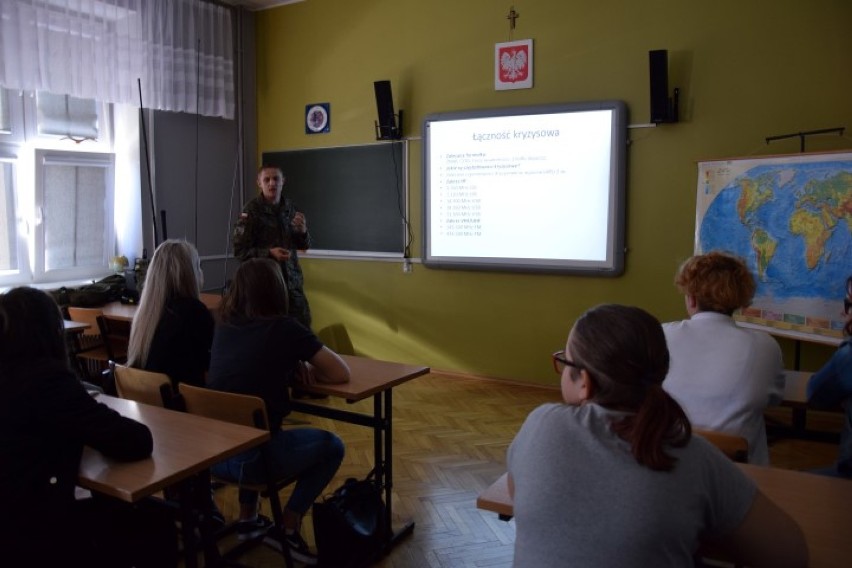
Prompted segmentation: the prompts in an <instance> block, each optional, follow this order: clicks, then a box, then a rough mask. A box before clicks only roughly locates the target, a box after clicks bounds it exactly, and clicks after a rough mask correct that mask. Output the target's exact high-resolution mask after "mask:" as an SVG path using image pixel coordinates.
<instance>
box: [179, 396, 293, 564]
mask: <svg viewBox="0 0 852 568" xmlns="http://www.w3.org/2000/svg"><path fill="white" fill-rule="evenodd" d="M178 392H179V393H180V396H181V398H182V402H183V406H184V408H185V409H186V412H189V413H190V414H197V415H199V416H205V417H207V418H213V419H215V420H221V421H223V422H231V423H234V424H241V425H243V426H249V427H252V428H259V429H262V430H268V429H269V427H268V424H269V420H268V419H267V415H266V404H265V403H264V402H263V399H262V398H259V397H256V396H250V395H245V394H237V393H230V392H223V391H216V390H212V389H208V388H203V387H197V386H193V385H189V384H186V383H180V384H178ZM268 449H269V446H268V444H264V445H263V446H261V452H262V458H263V460H264V463H265V466H266V469H267V475H266V482H265V483H263V484H260V485H251V484H246V483H241V484H240V487H242V488H245V489H252V490H255V491H258V492H259V493H260V494H261V495H263V496H264V497H266V498H268V499H269V504H270V508H271V509H272V518H273V520H274V522H275V525H274V527H273V529H271V530H270V533H269V535H274V536H275V537H276V538H277V539H278V540H279V544H280V548H281V550H282V551H283V555H284V560H285V561H286V563H287V567H288V568H292V567H293V559H292V558H291V557H290V550H289V548H288V546H287V542H286V540H285V539H284V533H283V530H281V529H280V527H281V526H282V520H283V512H282V508H281V500H280V499H279V497H278V491H279V490H280V489H281V488H282V487H284V486H286V485H289V484H290V483H292V482H293V481H295V480H294V479H292V478H286V479H273V477H272V475H271V471H270V469H269V463H270V462H269V454H268ZM214 477H216V476H214ZM216 479H217V480H218V481H220V482H224V483H230V484H233V483H235V482H234V481H233V480H230V479H222V478H216ZM235 528H236V524H232V525H231V526H229V527H226V529H225V530H224V531H223V533H222V534H220V535H219V536H224V535H226V534H229V533H230V532H232V531H233V530H234V529H235ZM262 538H263V537H261V538H259V539H255V540H249V541H246V542H243V543H240V544H238V545H237V546H235V547H234V548H232V549H231V550H229V551H228V552H227V553H225V554H224V555H223V560H224V561H225V562H229V561H230V560H231V559H233V558H237V557H239V556H241V555H242V554H244V553H245V552H246V551H247V550H248V548H249V547H252V546H254V545H256V544H257V543H259V542H262Z"/></svg>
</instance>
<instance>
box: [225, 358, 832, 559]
mask: <svg viewBox="0 0 852 568" xmlns="http://www.w3.org/2000/svg"><path fill="white" fill-rule="evenodd" d="M554 384H555V381H554ZM558 399H559V394H558V391H557V390H556V389H555V388H553V389H549V388H544V387H535V386H525V385H517V384H510V383H505V382H497V381H488V380H480V379H471V378H461V377H457V376H449V375H441V374H437V373H432V374H430V375H427V376H425V377H421V378H419V379H415V380H414V381H411V382H408V383H405V384H404V385H402V386H400V387H398V388H396V389H394V391H393V401H394V409H393V412H394V415H393V418H394V426H393V435H394V439H393V447H394V450H393V451H394V454H393V457H394V462H393V467H394V488H393V495H394V501H393V507H394V517H395V518H396V519H398V520H407V519H412V520H414V521H415V523H416V526H415V529H414V533H413V534H412V535H411V536H410V537H408V538H407V539H405V540H404V541H402V542H401V543H400V544H399V545H398V546H396V547H395V548H394V549H393V551H391V553H390V554H388V555H387V556H386V557H385V558H384V559H382V560H381V561H380V562H379V563H377V564H376V565H375V566H378V567H382V568H420V567H430V568H438V567H441V568H449V567H452V568H456V567H459V568H461V567H489V568H498V567H509V566H511V564H512V543H513V540H514V529H515V527H514V522H508V523H506V522H503V521H500V520H498V519H497V517H496V515H494V514H492V513H487V512H484V511H479V510H477V509H476V505H475V502H476V496H477V494H478V493H479V492H480V491H481V490H482V489H484V488H485V487H487V486H488V485H489V484H491V482H492V481H494V480H495V479H496V478H497V477H498V476H499V475H500V474H501V473H502V472H503V471H505V469H506V466H505V456H506V449H507V447H508V445H509V443H510V442H511V441H512V439H513V437H514V435H515V433H516V432H517V431H518V428H519V427H520V425H521V423H522V422H523V420H524V418H525V417H526V416H527V414H528V413H529V412H530V411H531V410H532V409H533V408H535V407H536V406H538V405H540V404H542V403H544V402H553V401H557V400H558ZM323 404H328V405H332V406H340V407H344V406H347V405H346V404H345V403H344V402H342V401H338V400H329V401H326V402H324V403H323ZM348 409H350V410H358V411H360V412H364V413H371V412H372V407H371V406H370V403H368V402H361V403H357V404H356V405H354V408H353V406H352V405H348ZM770 415H771V419H772V420H774V421H777V422H782V423H783V422H785V421H787V422H788V423H789V411H788V410H787V409H784V408H777V409H773V410H772V411H770ZM808 416H809V427H814V428H819V429H823V430H827V431H835V432H836V431H839V428H840V419H839V416H837V415H830V414H824V413H809V415H808ZM291 418H294V419H297V420H304V421H306V422H310V423H311V424H312V425H314V426H317V427H319V428H323V429H327V430H332V431H334V432H337V433H338V434H339V435H340V436H341V438H342V439H343V440H344V442H345V443H346V448H347V454H346V458H345V459H344V462H343V465H342V466H341V469H340V471H339V472H338V476H337V478H336V479H335V480H334V482H333V483H332V484H331V485H330V489H333V488H334V487H337V486H338V485H340V483H342V481H343V480H344V479H345V478H346V477H353V476H354V477H362V476H363V475H365V474H366V473H367V472H368V471H369V470H370V468H371V467H372V452H373V449H372V448H373V447H372V431H371V430H369V429H367V428H364V427H360V426H354V425H348V424H341V423H338V422H333V421H331V420H326V419H322V418H316V417H312V416H310V417H309V416H305V415H298V414H293V415H291ZM836 451H837V448H836V446H834V445H832V444H830V443H821V442H809V441H802V440H792V439H781V438H779V439H774V440H772V441H771V446H770V453H771V459H772V463H773V465H775V466H776V467H785V468H790V469H811V468H815V467H821V466H823V465H827V464H829V463H831V462H832V461H833V459H834V457H835V454H836ZM282 499H283V500H286V494H282ZM217 500H218V501H219V503H220V506H221V507H222V510H223V512H224V513H225V516H226V517H228V518H229V519H230V518H234V517H235V516H236V514H237V505H236V492H235V490H233V489H231V488H225V489H221V490H219V492H218V493H217ZM264 506H265V508H266V510H265V512H266V514H269V512H268V505H267V504H264ZM303 534H304V536H305V538H306V539H307V540H308V542H309V543H311V544H313V542H314V541H313V528H312V526H311V519H310V517H307V518H306V519H305V526H304V529H303ZM242 562H243V563H245V564H247V565H251V566H257V567H261V568H266V567H271V566H283V562H282V559H281V557H280V556H279V555H277V554H275V553H274V552H272V551H270V550H268V549H266V548H264V547H260V548H257V549H256V550H254V551H252V552H250V553H249V554H248V555H246V556H244V557H243V559H242Z"/></svg>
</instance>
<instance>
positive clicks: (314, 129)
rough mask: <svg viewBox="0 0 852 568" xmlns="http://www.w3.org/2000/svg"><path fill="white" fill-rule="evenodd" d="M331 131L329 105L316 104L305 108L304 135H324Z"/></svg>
mask: <svg viewBox="0 0 852 568" xmlns="http://www.w3.org/2000/svg"><path fill="white" fill-rule="evenodd" d="M330 131H331V105H330V104H329V103H316V104H311V105H307V106H305V134H324V133H327V132H330Z"/></svg>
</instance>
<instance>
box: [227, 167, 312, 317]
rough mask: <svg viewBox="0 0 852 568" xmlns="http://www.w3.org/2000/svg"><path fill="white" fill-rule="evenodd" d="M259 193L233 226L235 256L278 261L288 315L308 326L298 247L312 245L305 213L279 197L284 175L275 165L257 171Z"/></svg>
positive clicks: (308, 308) (306, 304) (308, 310)
mask: <svg viewBox="0 0 852 568" xmlns="http://www.w3.org/2000/svg"><path fill="white" fill-rule="evenodd" d="M257 186H258V187H259V188H260V194H259V195H258V196H257V197H255V198H254V199H252V200H251V201H249V202H248V203H246V206H245V207H244V208H243V212H242V215H240V219H239V220H238V221H237V225H236V227H235V228H234V255H235V256H236V257H237V258H239V259H240V260H241V261H243V260H247V259H249V258H272V259H275V260H277V261H278V264H279V265H280V266H281V272H283V273H284V279H285V280H286V283H287V290H288V292H289V294H290V315H291V316H292V317H294V318H296V320H298V321H299V323H301V324H302V325H304V326H305V327H307V328H308V329H310V327H311V308H310V306H309V305H308V299H307V298H306V297H305V291H304V277H303V276H302V268H301V266H299V254H298V250H300V249H301V250H307V249H308V248H309V247H310V244H311V237H310V235H309V234H308V226H307V222H306V220H305V215H304V214H303V213H302V212H301V211H298V210H297V209H296V207H295V205H293V202H292V201H290V200H289V199H288V198H286V197H284V198H282V196H281V190H282V188H283V187H284V174H283V173H282V171H281V168H278V167H277V166H266V165H265V166H261V168H260V170H259V171H258V174H257Z"/></svg>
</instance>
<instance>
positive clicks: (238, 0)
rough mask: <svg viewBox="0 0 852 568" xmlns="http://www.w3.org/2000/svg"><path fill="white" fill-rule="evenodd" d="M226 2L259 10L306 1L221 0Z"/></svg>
mask: <svg viewBox="0 0 852 568" xmlns="http://www.w3.org/2000/svg"><path fill="white" fill-rule="evenodd" d="M219 1H220V2H223V3H225V4H230V5H232V6H243V7H245V8H246V9H247V10H251V11H253V12H254V11H257V10H266V9H269V8H275V7H276V6H284V5H285V4H295V3H296V2H304V1H305V0H219Z"/></svg>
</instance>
